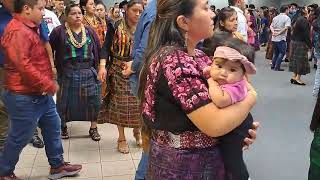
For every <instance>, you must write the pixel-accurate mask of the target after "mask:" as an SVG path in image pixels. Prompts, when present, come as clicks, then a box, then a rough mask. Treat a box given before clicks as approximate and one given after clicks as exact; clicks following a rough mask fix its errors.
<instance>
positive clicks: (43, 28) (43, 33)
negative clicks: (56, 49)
mask: <svg viewBox="0 0 320 180" xmlns="http://www.w3.org/2000/svg"><path fill="white" fill-rule="evenodd" d="M39 31H40V38H41V40H42V42H43V44H44V47H45V49H46V51H47V53H48V56H49V59H50V63H51V67H52V72H53V75H54V77H55V78H56V74H57V71H56V69H55V66H54V62H53V53H52V48H51V45H50V43H49V34H50V33H49V28H48V25H47V23H46V21H45V20H42V22H41V24H40V26H39Z"/></svg>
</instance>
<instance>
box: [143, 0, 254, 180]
mask: <svg viewBox="0 0 320 180" xmlns="http://www.w3.org/2000/svg"><path fill="white" fill-rule="evenodd" d="M194 12H196V13H194ZM213 16H214V14H213V12H212V11H211V10H210V8H209V5H208V1H207V0H159V1H158V6H157V16H156V19H155V21H154V22H153V24H152V26H151V29H150V35H149V44H148V47H147V48H146V50H147V51H146V54H145V57H146V61H145V64H144V66H143V68H142V70H141V74H140V86H139V97H140V99H141V105H142V116H143V120H144V123H145V124H146V126H147V127H148V128H149V129H150V131H151V142H150V154H149V167H148V174H147V177H146V179H157V180H162V179H214V180H224V179H225V177H230V178H232V174H230V173H229V172H228V171H227V172H226V170H225V166H224V161H223V158H222V154H221V152H220V147H219V139H218V138H216V137H220V136H223V135H225V134H228V133H229V132H231V131H232V130H233V129H235V128H237V127H238V126H239V125H241V124H242V122H243V121H245V120H246V119H247V117H248V115H249V112H250V110H251V109H252V107H253V106H254V104H255V103H256V96H257V94H256V92H255V90H254V89H253V87H252V86H250V85H249V84H248V83H247V82H246V81H245V78H244V79H242V80H244V82H245V85H246V88H247V90H246V92H245V93H244V94H245V95H244V94H242V96H243V98H242V99H241V100H239V102H237V101H236V102H233V101H230V105H229V106H227V107H223V108H219V107H218V106H217V105H215V104H214V103H213V101H212V100H211V97H210V96H211V93H212V92H211V90H212V89H213V88H218V87H217V86H219V85H218V84H217V83H219V82H217V81H215V80H214V79H213V78H209V79H207V76H206V73H205V72H206V71H205V69H209V68H210V67H209V66H210V65H211V64H212V59H210V58H209V57H208V56H207V55H206V54H204V53H203V52H202V51H200V50H197V49H195V47H196V45H197V43H198V42H200V41H201V40H202V39H206V38H209V37H211V36H212V35H213V26H214V25H213V18H214V17H213ZM239 54H240V53H237V55H239ZM240 55H241V54H240ZM223 57H225V56H223ZM223 57H221V58H223ZM228 57H229V56H228ZM228 57H225V58H228ZM241 59H243V62H244V61H245V62H247V63H248V64H249V58H246V59H245V57H244V56H243V55H242V56H241ZM239 60H240V59H239ZM240 66H241V70H243V71H242V74H241V75H242V76H243V75H244V74H245V73H246V69H242V63H240ZM208 67H209V68H208ZM241 88H243V86H241ZM241 88H240V89H241ZM229 98H231V95H230V97H229ZM251 125H252V124H251ZM257 126H258V123H254V125H253V126H252V129H251V130H249V133H250V135H248V136H251V138H252V139H247V138H246V139H245V140H246V141H245V142H246V144H247V145H249V144H251V143H252V142H253V140H254V139H255V136H256V132H255V130H254V129H256V128H257ZM246 134H248V132H247V133H246ZM233 179H234V178H233Z"/></svg>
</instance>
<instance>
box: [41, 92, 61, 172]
mask: <svg viewBox="0 0 320 180" xmlns="http://www.w3.org/2000/svg"><path fill="white" fill-rule="evenodd" d="M46 98H47V101H46V102H45V103H44V104H43V109H44V111H43V114H42V116H41V117H40V119H39V127H40V128H41V132H42V136H43V140H44V144H45V150H46V154H47V157H48V160H49V164H50V166H51V167H53V168H57V167H59V166H61V165H62V164H63V162H64V161H63V147H62V141H61V137H60V133H61V129H60V127H61V120H60V117H59V115H58V113H57V110H56V107H55V104H54V101H53V99H52V97H51V96H47V97H46Z"/></svg>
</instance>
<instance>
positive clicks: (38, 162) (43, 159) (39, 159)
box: [33, 154, 50, 168]
mask: <svg viewBox="0 0 320 180" xmlns="http://www.w3.org/2000/svg"><path fill="white" fill-rule="evenodd" d="M33 167H47V168H49V167H50V166H49V162H48V158H47V156H46V155H41V154H39V155H37V156H36V159H35V161H34V165H33Z"/></svg>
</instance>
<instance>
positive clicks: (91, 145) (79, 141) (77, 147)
mask: <svg viewBox="0 0 320 180" xmlns="http://www.w3.org/2000/svg"><path fill="white" fill-rule="evenodd" d="M98 149H99V144H98V142H95V141H92V140H91V139H89V138H72V140H71V141H70V149H69V151H93V150H98Z"/></svg>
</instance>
